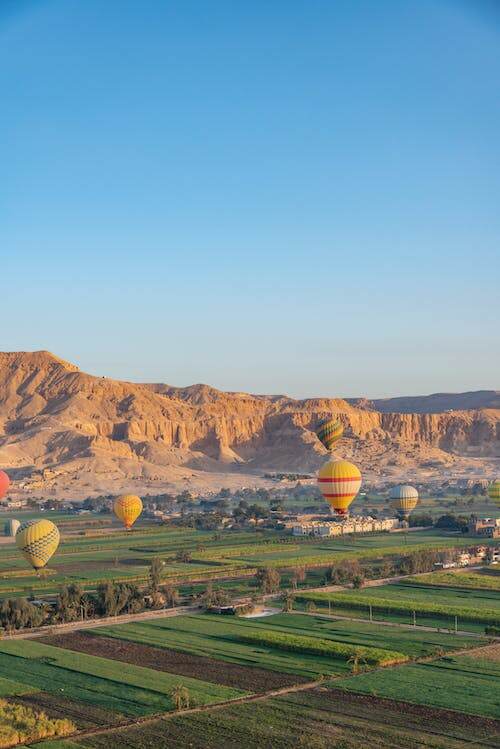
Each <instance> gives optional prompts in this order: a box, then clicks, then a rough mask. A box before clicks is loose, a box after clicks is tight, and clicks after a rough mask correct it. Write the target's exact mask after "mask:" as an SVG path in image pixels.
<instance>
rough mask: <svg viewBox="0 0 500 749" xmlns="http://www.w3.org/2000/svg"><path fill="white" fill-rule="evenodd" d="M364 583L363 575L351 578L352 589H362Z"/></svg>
mask: <svg viewBox="0 0 500 749" xmlns="http://www.w3.org/2000/svg"><path fill="white" fill-rule="evenodd" d="M364 583H365V577H364V575H361V574H359V575H354V577H353V578H352V587H353V588H362V587H363V585H364Z"/></svg>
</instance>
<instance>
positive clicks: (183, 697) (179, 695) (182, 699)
mask: <svg viewBox="0 0 500 749" xmlns="http://www.w3.org/2000/svg"><path fill="white" fill-rule="evenodd" d="M171 697H172V701H173V703H174V705H175V709H176V710H182V709H183V708H184V709H187V708H188V707H189V704H190V697H189V690H188V689H187V687H185V686H183V685H182V684H177V685H176V686H175V687H174V688H173V689H172V692H171Z"/></svg>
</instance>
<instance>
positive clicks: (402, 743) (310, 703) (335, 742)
mask: <svg viewBox="0 0 500 749" xmlns="http://www.w3.org/2000/svg"><path fill="white" fill-rule="evenodd" d="M499 729H500V724H499V723H498V722H497V721H494V720H491V719H487V718H477V717H475V716H465V715H461V714H460V713H456V712H452V711H448V710H439V709H430V708H427V707H424V706H421V705H411V704H405V705H404V708H402V705H401V703H394V702H391V701H389V700H385V699H379V698H374V697H371V696H365V695H358V694H353V693H341V692H339V691H337V690H335V689H327V688H325V687H320V688H318V689H313V690H308V691H303V692H297V693H295V694H293V693H291V694H287V695H283V696H281V697H274V698H270V699H266V700H262V701H259V702H253V703H248V704H241V705H233V706H225V707H223V708H219V709H216V710H209V711H207V712H203V713H194V714H190V715H185V716H182V715H181V716H172V717H171V718H169V719H168V720H158V721H154V722H151V723H148V724H147V725H143V726H137V727H132V728H126V729H117V730H113V731H112V732H107V733H104V734H101V735H94V736H87V737H85V738H81V739H76V738H75V739H65V740H60V741H50V742H44V743H43V747H44V748H45V747H46V748H47V749H77V747H83V748H88V749H101V748H102V749H109V747H110V746H112V747H113V748H115V747H116V749H120V748H121V747H129V748H130V747H135V748H136V749H143V748H145V747H152V746H158V747H162V748H163V749H185V747H192V749H205V748H206V749H221V747H224V749H241V748H242V747H247V746H248V747H250V746H252V747H257V748H258V749H295V748H296V747H299V749H333V747H338V748H340V747H341V748H342V749H366V747H368V746H369V747H374V748H375V749H387V747H394V748H398V747H405V748H409V749H417V747H418V749H444V748H445V747H446V749H465V747H469V746H471V743H470V742H476V741H481V746H484V747H491V748H493V747H496V746H497V745H498V744H497V738H498V731H499ZM495 736H496V738H495Z"/></svg>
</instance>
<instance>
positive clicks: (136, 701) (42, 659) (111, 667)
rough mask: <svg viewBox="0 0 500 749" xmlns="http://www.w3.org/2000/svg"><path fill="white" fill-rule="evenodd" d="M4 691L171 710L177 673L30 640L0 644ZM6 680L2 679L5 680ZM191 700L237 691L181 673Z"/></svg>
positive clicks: (109, 706)
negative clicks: (36, 693)
mask: <svg viewBox="0 0 500 749" xmlns="http://www.w3.org/2000/svg"><path fill="white" fill-rule="evenodd" d="M0 676H1V677H2V683H1V684H0V686H1V688H2V689H3V690H4V695H3V696H7V695H8V694H20V693H21V692H20V691H19V690H24V692H29V691H33V692H37V691H44V692H49V693H50V694H56V695H61V696H63V697H65V698H70V699H73V700H77V701H79V702H87V703H89V704H91V705H98V706H99V707H103V708H105V709H106V710H110V711H112V712H115V713H120V714H123V715H147V714H150V713H156V712H165V711H168V710H171V709H172V700H171V697H170V693H171V691H172V689H173V688H174V687H175V685H176V684H178V682H179V679H178V677H177V676H175V675H172V674H168V673H165V672H157V671H153V670H152V669H149V668H143V667H141V666H133V665H131V664H126V663H122V662H119V661H113V660H109V659H106V658H100V657H97V656H93V655H86V654H82V653H75V652H72V651H70V650H65V649H63V648H57V647H52V646H50V645H44V644H42V643H39V642H36V640H21V641H17V642H16V641H10V642H9V641H3V642H0ZM5 680H7V681H5ZM182 681H183V684H185V686H187V687H188V688H189V690H190V693H191V694H192V696H193V700H194V702H196V704H200V705H203V704H207V703H210V702H216V701H220V700H224V699H230V698H231V697H235V696H238V695H239V694H243V692H240V691H239V690H236V689H230V688H228V687H222V686H220V685H217V684H212V683H208V682H204V681H201V680H198V679H189V678H185V677H183V679H182Z"/></svg>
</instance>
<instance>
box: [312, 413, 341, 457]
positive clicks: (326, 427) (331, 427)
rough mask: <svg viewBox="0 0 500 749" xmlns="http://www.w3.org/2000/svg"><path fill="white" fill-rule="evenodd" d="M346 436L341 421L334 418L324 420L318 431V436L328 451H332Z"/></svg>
mask: <svg viewBox="0 0 500 749" xmlns="http://www.w3.org/2000/svg"><path fill="white" fill-rule="evenodd" d="M343 434H344V427H343V426H342V422H341V421H340V419H335V418H334V417H331V418H328V419H324V420H323V421H322V422H321V423H320V424H319V426H318V428H317V429H316V436H317V438H318V439H319V441H320V442H321V444H322V445H323V446H324V447H326V449H327V450H331V449H332V447H333V446H334V444H335V443H336V442H338V441H339V439H340V438H341V437H342V435H343Z"/></svg>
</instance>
